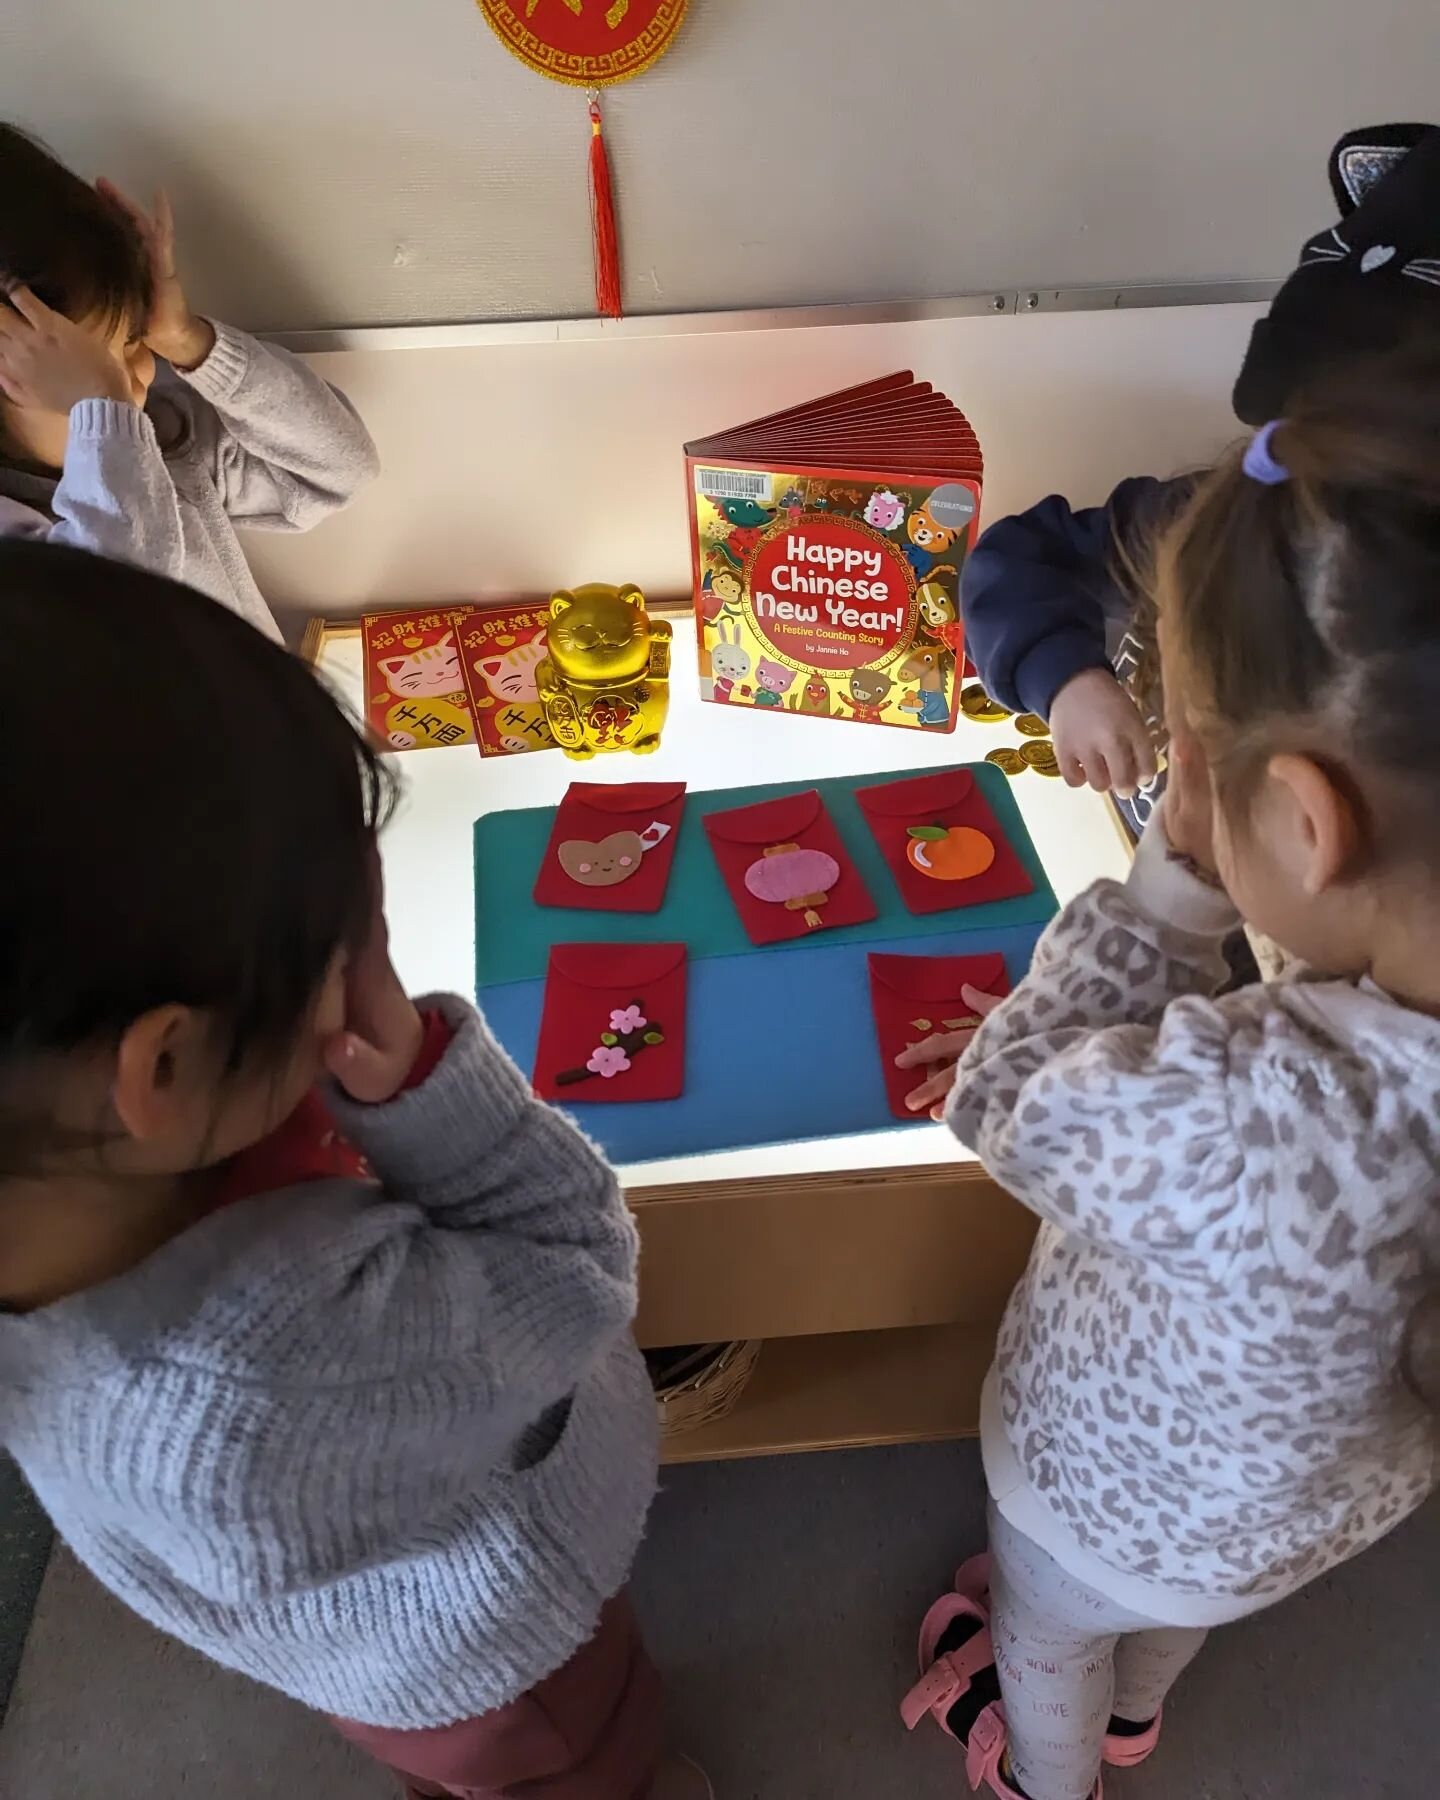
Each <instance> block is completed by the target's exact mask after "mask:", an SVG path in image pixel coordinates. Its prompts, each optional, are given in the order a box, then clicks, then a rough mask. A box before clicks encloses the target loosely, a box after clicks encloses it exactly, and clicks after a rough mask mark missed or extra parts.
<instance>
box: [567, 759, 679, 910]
mask: <svg viewBox="0 0 1440 1800" xmlns="http://www.w3.org/2000/svg"><path fill="white" fill-rule="evenodd" d="M684 809H685V783H684V782H683V781H621V782H615V783H605V782H599V781H572V782H571V783H570V786H569V787H568V788H567V789H566V792H565V798H564V799H563V800H562V801H561V802H560V805H559V806H558V807H557V808H556V812H555V826H554V829H553V830H552V831H551V833H550V842H549V843H548V844H547V845H546V847H545V856H544V859H543V861H542V862H541V864H540V873H539V875H538V876H537V877H536V879H535V904H536V905H537V906H580V907H589V908H590V909H591V910H592V911H595V912H637V913H639V912H658V911H659V910H660V907H661V905H662V903H663V902H664V899H665V884H666V882H668V881H669V879H670V864H671V863H672V862H673V861H674V859H675V840H676V838H677V836H678V835H679V828H680V815H681V813H682V812H683V811H684Z"/></svg>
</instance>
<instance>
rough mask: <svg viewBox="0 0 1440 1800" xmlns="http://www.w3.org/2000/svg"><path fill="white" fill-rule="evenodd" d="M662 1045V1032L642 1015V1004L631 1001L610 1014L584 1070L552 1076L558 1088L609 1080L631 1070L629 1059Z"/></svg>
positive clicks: (569, 1070)
mask: <svg viewBox="0 0 1440 1800" xmlns="http://www.w3.org/2000/svg"><path fill="white" fill-rule="evenodd" d="M664 1042H665V1033H664V1032H663V1031H662V1030H661V1029H660V1026H659V1025H658V1024H657V1023H656V1022H655V1021H654V1020H652V1019H647V1018H646V1016H645V1002H644V1001H643V1000H632V1001H631V1002H630V1004H629V1005H628V1006H621V1007H616V1008H615V1009H614V1010H613V1011H612V1012H611V1014H610V1029H609V1030H608V1031H602V1032H601V1033H600V1042H599V1043H598V1044H597V1045H596V1046H595V1048H594V1049H593V1050H592V1051H591V1052H590V1056H589V1059H588V1060H587V1062H586V1064H585V1067H584V1068H583V1069H562V1070H561V1071H560V1073H559V1074H558V1075H557V1076H556V1077H555V1081H556V1085H557V1086H559V1087H574V1086H575V1084H576V1083H577V1082H581V1081H589V1080H591V1079H592V1077H597V1076H598V1078H599V1079H600V1080H601V1081H612V1080H613V1079H614V1078H615V1076H617V1075H623V1074H624V1073H625V1071H626V1070H627V1069H628V1068H629V1067H630V1064H631V1059H632V1057H636V1056H639V1055H640V1054H641V1052H642V1051H645V1050H649V1049H653V1048H654V1047H655V1045H656V1044H663V1043H664Z"/></svg>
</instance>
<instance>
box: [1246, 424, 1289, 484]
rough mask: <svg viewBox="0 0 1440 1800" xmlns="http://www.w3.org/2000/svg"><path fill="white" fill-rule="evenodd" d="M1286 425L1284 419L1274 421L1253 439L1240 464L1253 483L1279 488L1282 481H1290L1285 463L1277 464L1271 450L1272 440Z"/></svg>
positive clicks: (1264, 426) (1262, 428)
mask: <svg viewBox="0 0 1440 1800" xmlns="http://www.w3.org/2000/svg"><path fill="white" fill-rule="evenodd" d="M1284 423H1285V421H1284V420H1283V419H1272V420H1271V421H1270V423H1269V424H1268V425H1262V426H1261V427H1260V429H1259V430H1258V431H1257V432H1256V433H1255V435H1254V437H1253V438H1251V440H1250V442H1249V444H1248V446H1247V447H1246V450H1245V457H1244V460H1243V461H1242V462H1241V464H1240V467H1241V468H1242V469H1243V470H1244V471H1245V473H1246V474H1247V475H1248V476H1249V477H1250V479H1251V480H1252V481H1258V482H1261V483H1263V485H1264V486H1265V487H1279V485H1280V483H1281V482H1282V481H1288V480H1289V479H1290V471H1289V470H1288V469H1287V468H1286V467H1285V465H1284V463H1282V462H1276V460H1275V458H1274V455H1273V454H1272V453H1271V449H1270V440H1271V439H1272V438H1273V437H1274V436H1275V433H1276V432H1277V431H1278V430H1279V429H1280V427H1281V426H1282V425H1283V424H1284Z"/></svg>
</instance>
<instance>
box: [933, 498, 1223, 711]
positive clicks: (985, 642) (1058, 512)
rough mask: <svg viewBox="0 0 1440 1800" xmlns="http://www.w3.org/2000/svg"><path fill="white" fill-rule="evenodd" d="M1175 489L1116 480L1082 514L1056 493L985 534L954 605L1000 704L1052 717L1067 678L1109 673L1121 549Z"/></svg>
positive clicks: (1121, 609)
mask: <svg viewBox="0 0 1440 1800" xmlns="http://www.w3.org/2000/svg"><path fill="white" fill-rule="evenodd" d="M1177 489H1183V490H1184V491H1185V492H1188V484H1187V483H1184V482H1181V483H1174V482H1168V483H1167V482H1159V481H1155V480H1152V479H1151V478H1150V477H1148V476H1146V477H1140V478H1137V479H1135V480H1132V481H1122V482H1121V483H1120V485H1119V487H1117V488H1116V489H1115V491H1114V493H1113V494H1111V496H1110V498H1109V499H1108V500H1107V501H1106V502H1105V504H1104V505H1103V506H1090V507H1084V508H1081V509H1080V510H1079V511H1077V510H1076V509H1075V508H1074V507H1072V506H1071V505H1070V503H1069V501H1068V500H1066V499H1064V498H1063V497H1062V496H1061V495H1059V494H1052V495H1050V497H1049V498H1048V499H1046V500H1042V501H1041V502H1040V504H1039V505H1038V506H1032V507H1031V508H1030V510H1029V511H1028V512H1023V513H1016V514H1015V515H1014V516H1013V517H1011V518H1008V519H1000V520H997V522H996V523H995V524H994V525H992V526H991V527H990V529H989V530H988V531H986V532H985V533H984V534H983V535H982V537H981V539H980V541H979V543H978V544H977V545H976V546H975V550H974V552H973V554H972V555H971V556H970V558H969V560H968V561H967V562H966V564H965V568H964V571H963V573H962V575H961V580H960V609H961V613H962V615H963V617H964V621H965V645H966V648H967V649H968V651H969V652H970V656H971V659H972V661H973V662H974V664H975V667H976V669H977V670H978V671H979V674H980V679H981V681H982V682H983V683H984V684H985V688H986V691H987V692H988V693H990V694H992V695H993V696H994V697H995V699H997V700H998V701H999V702H1000V704H1001V705H1002V706H1008V707H1010V708H1011V709H1012V710H1013V711H1016V712H1033V713H1039V715H1040V716H1041V718H1048V717H1049V716H1050V708H1051V706H1052V705H1053V703H1054V700H1055V696H1056V695H1057V694H1058V693H1059V692H1060V690H1061V688H1063V687H1064V686H1065V684H1066V682H1068V681H1070V680H1071V679H1072V678H1073V677H1074V676H1076V675H1080V674H1083V673H1084V672H1085V670H1087V669H1108V668H1109V667H1110V661H1109V657H1108V655H1107V652H1106V624H1107V621H1108V620H1110V619H1114V618H1123V617H1126V616H1128V614H1129V610H1130V608H1129V604H1128V602H1127V600H1126V598H1125V596H1124V594H1123V593H1122V591H1121V589H1120V586H1119V584H1118V583H1117V581H1116V578H1115V562H1116V552H1117V547H1118V546H1119V545H1121V544H1132V543H1135V542H1137V541H1138V540H1139V538H1140V537H1141V536H1142V535H1143V533H1144V531H1145V529H1146V527H1147V526H1148V525H1150V524H1153V523H1154V521H1155V520H1156V519H1157V517H1158V516H1160V513H1161V511H1162V509H1163V508H1164V507H1165V505H1166V504H1167V503H1172V502H1173V498H1174V497H1175V494H1176V490H1177Z"/></svg>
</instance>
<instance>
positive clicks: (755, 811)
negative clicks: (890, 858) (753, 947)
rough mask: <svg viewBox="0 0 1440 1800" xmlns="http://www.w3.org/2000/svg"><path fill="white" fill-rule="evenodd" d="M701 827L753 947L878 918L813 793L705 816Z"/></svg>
mask: <svg viewBox="0 0 1440 1800" xmlns="http://www.w3.org/2000/svg"><path fill="white" fill-rule="evenodd" d="M704 824H705V835H706V836H707V837H708V838H709V840H710V848H711V849H712V850H713V851H714V852H715V861H716V862H717V863H718V864H719V865H720V873H721V875H722V876H723V877H724V881H725V886H726V887H727V888H728V889H729V892H730V898H731V899H732V900H733V901H734V902H735V910H736V911H737V912H738V913H739V914H740V922H741V924H742V925H743V926H744V927H745V931H746V935H747V936H748V937H749V939H750V942H751V943H752V944H778V943H782V942H784V941H785V940H786V939H789V938H802V937H808V936H809V935H810V934H811V933H812V932H815V931H821V930H825V929H827V928H830V927H833V926H837V925H863V924H864V923H865V921H866V920H867V919H873V918H874V917H875V902H874V901H873V900H872V899H871V898H870V895H869V892H868V891H867V889H866V887H865V883H864V882H863V881H862V880H861V878H860V871H859V870H858V869H857V868H856V867H855V865H854V863H853V862H851V860H850V854H849V852H848V851H847V850H846V848H845V846H844V844H843V843H841V841H840V833H839V832H838V831H837V830H836V829H835V821H834V820H833V819H832V818H831V817H830V814H829V812H828V811H827V810H826V807H825V802H824V801H823V800H822V799H821V798H820V795H819V794H818V793H817V792H816V790H815V789H814V788H811V789H810V790H809V791H808V792H806V793H803V794H789V795H787V796H786V797H785V798H784V799H783V800H762V801H761V802H760V803H759V804H758V805H756V806H737V807H735V808H734V809H733V811H731V812H715V813H707V814H706V815H705V820H704Z"/></svg>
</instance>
